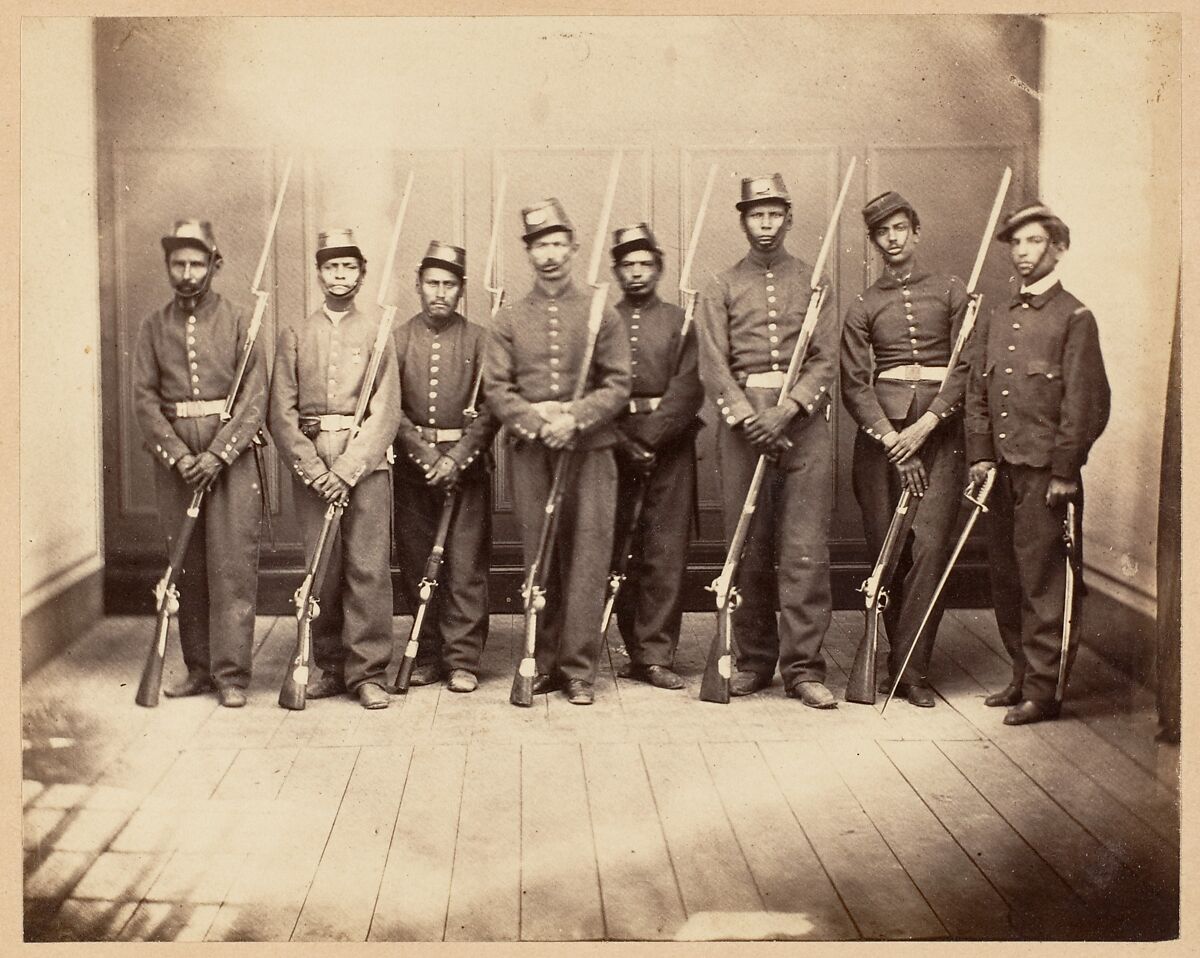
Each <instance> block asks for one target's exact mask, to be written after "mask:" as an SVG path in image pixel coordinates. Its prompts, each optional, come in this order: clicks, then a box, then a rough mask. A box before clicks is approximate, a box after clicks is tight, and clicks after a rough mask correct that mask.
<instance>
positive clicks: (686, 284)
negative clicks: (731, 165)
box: [679, 163, 717, 293]
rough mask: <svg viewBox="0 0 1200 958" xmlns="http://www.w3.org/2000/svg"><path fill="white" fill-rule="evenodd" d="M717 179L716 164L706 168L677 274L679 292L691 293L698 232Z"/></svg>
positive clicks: (702, 223) (698, 238)
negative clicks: (698, 200) (685, 251)
mask: <svg viewBox="0 0 1200 958" xmlns="http://www.w3.org/2000/svg"><path fill="white" fill-rule="evenodd" d="M716 178H717V164H716V163H714V164H712V166H710V167H709V168H708V179H707V180H706V181H705V183H704V192H703V193H702V194H701V196H700V210H699V211H698V212H697V213H696V222H695V224H694V225H693V226H692V237H691V239H690V240H689V241H688V248H687V255H686V256H684V258H683V268H682V269H681V270H680V272H679V289H680V292H683V293H690V292H692V289H691V285H692V261H693V260H694V259H695V258H696V248H697V247H698V246H699V245H700V231H701V230H702V229H704V214H705V213H707V212H708V200H709V197H711V196H712V188H713V181H714V180H715V179H716Z"/></svg>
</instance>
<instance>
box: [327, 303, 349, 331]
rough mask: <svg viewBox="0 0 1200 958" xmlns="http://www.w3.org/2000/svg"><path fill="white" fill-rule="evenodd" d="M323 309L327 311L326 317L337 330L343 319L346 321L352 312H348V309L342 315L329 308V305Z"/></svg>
mask: <svg viewBox="0 0 1200 958" xmlns="http://www.w3.org/2000/svg"><path fill="white" fill-rule="evenodd" d="M321 309H323V310H324V311H325V315H326V316H327V317H328V318H329V321H330V322H331V323H333V326H334V329H336V328H337V326H338V324H339V323H340V322H341V321H342V320H343V319H345V318H346V317H347V316H348V315H350V310H348V309H347V310H345V311H344V312H341V313H335V312H334V311H333V310H332V309H330V308H329V306H328V305H324V306H322V307H321Z"/></svg>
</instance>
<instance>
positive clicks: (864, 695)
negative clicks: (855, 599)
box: [846, 609, 879, 705]
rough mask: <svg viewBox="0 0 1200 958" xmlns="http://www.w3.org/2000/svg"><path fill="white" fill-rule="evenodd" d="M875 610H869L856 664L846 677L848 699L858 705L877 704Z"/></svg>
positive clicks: (856, 656) (877, 633)
mask: <svg viewBox="0 0 1200 958" xmlns="http://www.w3.org/2000/svg"><path fill="white" fill-rule="evenodd" d="M874 618H875V612H874V611H873V610H871V609H868V610H867V625H866V628H865V630H864V631H863V637H862V641H861V642H859V644H858V651H857V652H856V653H855V654H854V664H853V665H851V666H850V674H849V675H848V676H847V677H846V701H847V702H855V703H857V704H858V705H874V704H875V657H876V653H877V651H878V649H879V628H878V625H877V624H876V625H875V627H874V628H873V627H872V620H873V619H874Z"/></svg>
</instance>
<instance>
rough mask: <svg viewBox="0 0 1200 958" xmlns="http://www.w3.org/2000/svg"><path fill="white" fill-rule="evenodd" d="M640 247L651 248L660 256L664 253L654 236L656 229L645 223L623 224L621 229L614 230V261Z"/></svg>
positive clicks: (652, 251)
mask: <svg viewBox="0 0 1200 958" xmlns="http://www.w3.org/2000/svg"><path fill="white" fill-rule="evenodd" d="M639 249H644V250H649V251H650V252H651V253H653V254H654V255H655V256H658V257H659V258H661V257H662V254H663V251H662V249H661V248H660V247H659V245H658V240H656V239H655V238H654V231H653V230H651V229H650V227H649V226H647V225H646V224H645V223H637V224H635V225H634V226H623V227H621V229H618V230H613V247H612V258H613V262H614V263H615V262H617V261H619V260H620V259H621V257H622V256H624V255H625V254H626V253H632V252H633V251H634V250H639Z"/></svg>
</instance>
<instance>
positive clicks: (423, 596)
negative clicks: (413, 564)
mask: <svg viewBox="0 0 1200 958" xmlns="http://www.w3.org/2000/svg"><path fill="white" fill-rule="evenodd" d="M436 586H437V583H436V582H434V581H433V580H432V579H422V580H421V581H420V582H418V583H417V597H418V598H420V600H421V601H422V602H428V601H429V600H430V599H431V598H433V590H434V588H435V587H436Z"/></svg>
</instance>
